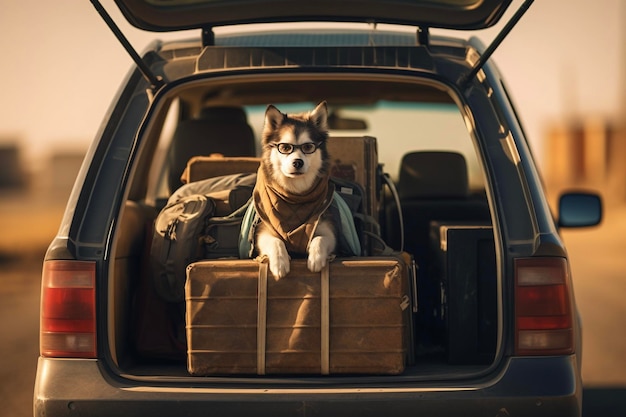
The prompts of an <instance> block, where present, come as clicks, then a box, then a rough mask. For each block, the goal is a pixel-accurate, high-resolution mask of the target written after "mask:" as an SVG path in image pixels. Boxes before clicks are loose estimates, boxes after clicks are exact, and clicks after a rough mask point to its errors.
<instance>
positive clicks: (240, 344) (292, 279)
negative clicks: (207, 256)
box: [186, 257, 410, 375]
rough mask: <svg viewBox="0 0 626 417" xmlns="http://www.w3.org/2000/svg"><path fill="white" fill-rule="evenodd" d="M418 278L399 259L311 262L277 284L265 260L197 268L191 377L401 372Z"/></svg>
mask: <svg viewBox="0 0 626 417" xmlns="http://www.w3.org/2000/svg"><path fill="white" fill-rule="evenodd" d="M408 292H409V291H408V270H407V266H406V264H405V263H404V262H403V261H402V260H401V259H398V258H396V257H372V258H347V259H335V260H334V261H332V262H331V263H330V264H329V266H328V267H327V268H325V269H324V270H323V271H322V272H321V273H312V272H310V271H309V270H308V269H307V267H306V260H305V259H295V260H292V262H291V272H290V273H289V274H288V275H287V276H286V277H284V278H283V279H281V280H279V281H276V280H275V279H274V277H273V276H272V273H271V272H270V271H269V269H268V268H267V264H266V263H264V262H259V261H257V260H213V261H200V262H196V263H193V264H191V265H190V266H189V267H188V269H187V283H186V303H187V313H186V314H187V316H186V327H187V343H188V351H187V352H188V354H187V363H188V370H189V372H190V373H191V374H193V375H223V374H260V375H262V374H294V373H295V374H351V373H354V374H400V373H402V372H403V370H404V366H405V363H406V357H407V343H408V337H407V331H408V324H407V323H408V321H409V319H410V317H409V315H410V308H409V304H410V302H409V297H408Z"/></svg>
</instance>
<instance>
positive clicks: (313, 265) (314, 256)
mask: <svg viewBox="0 0 626 417" xmlns="http://www.w3.org/2000/svg"><path fill="white" fill-rule="evenodd" d="M329 256H330V253H328V248H327V245H325V244H324V241H323V239H322V238H321V237H319V236H316V237H314V238H313V239H312V240H311V243H310V245H309V257H308V259H307V263H306V265H307V267H308V268H309V271H311V272H320V271H321V270H322V268H324V267H325V266H326V263H327V262H328V257H329Z"/></svg>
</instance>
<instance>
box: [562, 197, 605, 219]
mask: <svg viewBox="0 0 626 417" xmlns="http://www.w3.org/2000/svg"><path fill="white" fill-rule="evenodd" d="M601 221H602V199H601V198H600V196H599V195H597V194H595V193H587V192H568V193H565V194H562V195H561V196H560V197H559V226H561V227H587V226H595V225H597V224H599V223H600V222H601Z"/></svg>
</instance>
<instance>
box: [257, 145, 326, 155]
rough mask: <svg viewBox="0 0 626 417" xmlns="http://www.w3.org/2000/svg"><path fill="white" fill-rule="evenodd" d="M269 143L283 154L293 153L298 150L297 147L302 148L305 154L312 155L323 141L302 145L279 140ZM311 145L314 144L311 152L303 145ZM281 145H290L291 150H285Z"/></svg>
mask: <svg viewBox="0 0 626 417" xmlns="http://www.w3.org/2000/svg"><path fill="white" fill-rule="evenodd" d="M269 145H270V146H273V147H275V148H276V150H277V151H278V153H280V154H281V155H291V154H292V153H294V152H295V151H296V149H300V151H301V152H302V153H303V154H305V155H311V154H314V153H315V151H317V150H318V149H319V147H320V146H321V145H322V143H321V142H306V143H303V144H300V145H294V144H293V143H287V142H277V143H276V142H275V143H270V144H269ZM309 145H313V150H312V151H311V152H305V151H304V149H303V146H309ZM281 146H290V147H291V150H290V151H289V152H283V151H281V150H280V147H281Z"/></svg>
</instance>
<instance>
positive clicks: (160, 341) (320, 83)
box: [109, 75, 502, 382]
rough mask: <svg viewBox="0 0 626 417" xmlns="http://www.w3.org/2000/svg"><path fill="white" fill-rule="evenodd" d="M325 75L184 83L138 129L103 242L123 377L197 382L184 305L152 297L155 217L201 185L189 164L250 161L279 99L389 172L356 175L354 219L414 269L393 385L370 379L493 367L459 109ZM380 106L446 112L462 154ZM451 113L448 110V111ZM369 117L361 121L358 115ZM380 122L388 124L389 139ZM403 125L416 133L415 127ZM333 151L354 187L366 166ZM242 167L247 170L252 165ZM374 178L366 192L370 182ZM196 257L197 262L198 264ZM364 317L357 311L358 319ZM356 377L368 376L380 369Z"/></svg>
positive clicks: (494, 301) (489, 277)
mask: <svg viewBox="0 0 626 417" xmlns="http://www.w3.org/2000/svg"><path fill="white" fill-rule="evenodd" d="M329 78H331V77H328V76H327V75H326V77H325V78H324V79H322V78H319V77H318V78H316V77H315V76H311V77H309V78H308V79H304V78H293V79H289V78H285V79H283V80H280V81H278V80H271V79H267V80H263V82H259V80H258V79H255V80H246V79H244V78H242V79H238V80H233V81H228V82H226V81H221V82H216V81H205V82H195V83H194V84H193V85H191V84H190V85H189V86H188V87H181V88H180V89H178V90H176V91H175V92H173V93H171V94H170V96H169V97H167V98H166V99H163V100H161V102H160V103H156V104H155V105H156V107H155V112H154V114H153V116H152V118H151V119H150V120H148V121H147V123H148V129H146V134H145V135H144V137H143V138H141V139H140V147H139V152H138V154H137V158H136V163H135V166H134V167H133V170H132V173H131V178H130V182H129V192H128V198H127V200H126V201H125V203H124V204H123V205H122V208H121V210H122V213H121V216H120V221H119V223H118V224H117V225H116V231H115V238H114V240H113V243H112V245H113V246H112V252H111V253H112V254H113V259H114V262H113V263H112V265H113V268H112V270H111V271H109V287H110V291H109V300H115V301H114V302H109V328H110V329H112V330H111V331H110V332H109V346H110V348H111V357H112V359H113V361H114V362H115V363H116V365H117V367H118V369H119V372H120V374H122V375H126V376H129V377H134V378H154V377H160V378H164V379H167V378H174V379H179V378H180V377H188V378H197V377H195V376H191V375H190V373H189V370H188V352H187V345H188V343H187V335H188V333H187V330H186V323H185V321H186V305H185V302H184V301H178V302H170V301H166V300H164V299H162V297H160V296H159V294H158V292H157V290H156V289H155V285H154V280H155V278H154V274H155V271H154V264H153V254H151V246H152V244H153V243H152V242H153V238H154V229H155V220H156V219H157V216H158V215H159V213H160V211H161V210H162V209H163V208H164V207H165V205H166V203H167V200H168V199H169V198H170V197H171V196H172V194H174V193H176V192H177V190H179V188H180V187H181V186H184V182H187V183H193V182H195V181H202V175H204V174H201V173H200V174H193V172H192V171H189V166H188V160H189V159H191V158H193V157H196V156H206V155H210V154H215V153H219V154H222V155H224V157H226V158H232V157H239V158H243V159H245V158H248V159H251V160H254V159H258V158H259V156H260V154H261V146H260V142H259V137H260V132H261V129H262V122H263V114H264V110H265V107H266V106H267V104H270V103H276V105H277V107H278V108H279V109H281V110H282V108H281V104H282V106H283V107H284V108H285V112H287V111H288V110H290V109H292V108H293V109H299V108H300V107H302V108H312V106H314V105H315V104H316V103H317V102H318V101H321V100H323V99H324V100H327V101H328V103H329V106H330V108H329V111H330V116H329V124H330V129H331V130H330V136H331V139H329V141H337V143H338V142H339V141H342V138H350V140H353V141H357V142H358V141H359V140H360V139H359V138H363V137H369V138H371V137H374V138H375V143H376V145H375V146H374V147H375V148H376V151H377V153H376V160H375V161H373V163H372V162H370V163H372V166H374V167H376V168H377V167H379V166H382V170H384V171H386V172H388V174H389V181H390V182H391V183H392V184H393V187H390V186H387V185H383V184H382V183H383V182H384V181H383V180H382V179H381V178H382V177H381V176H379V175H378V169H375V171H376V172H373V173H371V175H370V176H368V174H365V175H363V178H364V179H363V180H362V181H361V182H366V184H361V185H365V187H364V189H365V195H366V198H365V202H366V204H363V206H364V207H365V208H364V210H365V211H366V213H367V214H371V215H372V216H374V218H375V220H376V223H377V224H378V225H379V228H378V229H376V228H375V229H372V230H373V233H374V234H376V235H378V239H379V240H382V241H384V242H385V244H386V245H387V246H388V247H390V248H392V249H393V250H395V252H396V253H399V252H400V251H402V252H404V253H406V254H408V255H407V258H406V259H409V261H408V262H407V264H411V263H412V262H414V263H415V265H416V268H414V269H410V273H409V276H408V277H407V279H408V283H407V290H406V295H407V296H408V306H407V307H406V310H407V314H406V315H405V318H404V319H403V320H405V321H404V323H405V326H406V333H404V336H403V339H402V340H403V342H402V343H403V345H404V346H403V352H404V354H403V361H404V368H403V369H402V370H401V372H399V373H397V374H396V375H395V376H393V377H392V376H380V377H381V378H401V379H402V378H414V379H423V380H428V379H446V378H459V377H467V376H471V375H476V374H477V373H479V372H481V371H484V370H485V369H487V368H489V367H490V366H491V365H492V364H493V362H494V360H495V358H496V357H497V353H498V352H497V347H498V346H499V344H498V340H499V338H500V337H501V335H499V334H498V329H499V322H500V321H501V320H502V318H501V317H499V310H498V299H499V297H500V295H499V294H498V288H499V285H498V280H499V277H498V272H497V271H498V268H497V267H496V265H497V255H496V254H497V250H496V247H495V244H494V227H493V222H492V216H491V210H490V207H489V203H488V199H487V195H486V192H485V190H484V187H482V184H481V178H482V177H483V175H484V174H483V172H482V169H481V165H480V163H479V162H478V161H480V160H481V158H480V157H478V156H477V155H476V154H475V150H474V149H475V148H474V146H473V145H472V140H473V138H472V137H471V135H470V134H469V133H468V131H467V128H466V127H465V125H464V121H463V115H462V113H461V111H459V108H460V106H459V105H458V104H457V100H455V98H454V97H452V96H451V94H450V92H449V91H448V90H447V89H446V88H445V86H442V85H440V84H436V83H434V82H428V83H424V82H422V83H416V82H414V81H412V82H408V81H406V80H404V81H401V82H400V81H391V80H389V79H385V78H384V77H378V78H377V79H374V78H366V77H363V78H362V79H356V80H355V77H354V76H352V77H351V78H350V80H351V81H348V80H347V78H346V77H345V76H342V75H338V76H337V77H336V79H334V80H333V79H330V80H329ZM364 82H367V88H365V89H364V88H363V83H364ZM303 85H304V86H305V87H303ZM295 91H297V92H298V93H294V92H295ZM292 106H293V107H292ZM386 107H389V108H394V109H395V111H396V113H400V114H405V113H403V112H404V111H406V115H410V114H411V113H410V111H413V110H415V111H420V112H425V114H426V115H425V117H426V118H431V119H433V118H434V116H433V115H432V114H431V113H429V112H430V111H431V110H432V111H436V112H438V113H437V114H439V113H442V114H443V116H442V117H443V119H441V120H443V121H444V122H445V121H446V120H448V118H454V119H455V120H456V122H455V123H457V122H458V124H459V126H460V129H463V130H464V137H460V138H456V137H455V138H454V140H458V141H459V143H463V145H462V146H463V148H457V149H455V148H454V145H453V144H454V143H455V142H454V141H449V142H446V140H443V139H442V140H441V141H438V140H435V141H434V144H433V143H423V142H422V141H421V139H420V135H416V138H415V139H413V138H404V137H401V136H403V135H407V134H408V133H407V132H411V126H410V123H408V127H407V128H406V129H405V130H403V128H402V127H398V126H394V124H396V123H397V121H396V120H389V121H387V120H384V117H383V116H385V114H386V113H384V112H383V113H382V116H381V117H379V119H380V120H384V122H385V123H386V124H383V122H381V121H379V120H378V119H376V117H378V113H377V112H378V110H379V109H385V108H386ZM233 109H238V110H233ZM241 109H243V110H241ZM398 109H400V110H401V111H398ZM424 109H426V110H424ZM450 109H456V114H454V113H452V112H450ZM212 110H213V112H212ZM211 113H213V114H211ZM433 114H434V113H433ZM242 115H243V116H242ZM368 115H369V116H372V118H371V119H368V120H366V117H367V116H368ZM435 122H436V120H435ZM435 122H433V123H435ZM436 123H442V122H436ZM377 126H383V128H378V127H377ZM384 126H388V127H386V129H387V130H386V131H385V130H384V129H385V127H384ZM412 129H413V130H415V131H416V132H419V131H420V130H421V129H422V127H421V126H420V125H416V126H414V127H413V128H412ZM440 130H441V132H440V133H437V129H435V130H431V131H428V132H427V133H425V134H424V135H427V136H433V135H437V134H441V135H442V136H443V135H449V136H456V135H455V133H456V132H453V133H450V132H447V131H446V130H445V126H443V127H442V128H441V129H440ZM240 135H244V136H245V135H248V136H250V137H251V138H252V139H253V141H248V144H247V145H242V144H241V143H240V142H243V141H238V140H236V139H235V138H236V137H237V136H240ZM430 139H433V138H432V137H431V138H430ZM344 148H345V150H343V151H342V150H341V149H343V148H342V147H341V146H340V145H337V146H336V148H335V149H337V151H336V152H339V153H341V152H343V153H345V154H344V155H340V154H335V155H332V154H331V158H332V159H333V161H334V162H333V164H334V165H333V166H334V167H336V168H337V169H336V171H334V172H335V174H337V175H343V176H344V177H345V176H346V175H347V177H348V179H353V180H354V179H355V178H356V180H357V182H358V178H359V172H360V170H363V169H365V167H362V166H357V163H355V162H354V161H353V160H352V159H350V158H354V155H353V153H354V149H350V148H351V147H344ZM468 149H469V151H467V150H468ZM367 152H370V151H367ZM472 153H474V154H473V155H472ZM348 160H349V161H348ZM346 161H348V162H349V163H344V162H346ZM257 163H258V162H257ZM252 166H253V168H249V170H250V171H252V170H253V169H254V167H255V166H257V165H254V163H253V164H252ZM414 168H415V169H414ZM186 169H187V170H186ZM346 172H348V174H346ZM228 173H229V174H230V172H228ZM193 175H196V177H194V176H193ZM212 175H213V174H212ZM181 176H182V177H183V178H182V180H181ZM350 176H352V178H350ZM372 178H373V179H372ZM372 181H373V182H374V184H367V182H372ZM378 182H380V183H378ZM396 192H397V196H398V199H396V198H395V195H394V193H396ZM371 196H373V197H371ZM368 199H369V200H368ZM398 204H399V206H398ZM366 228H367V226H366ZM364 245H376V243H375V242H374V243H371V242H370V243H366V244H364ZM368 247H369V248H371V247H372V246H368ZM373 252H375V250H373V249H372V250H370V253H369V254H367V255H372V254H373ZM203 259H204V258H203V256H202V255H201V256H198V257H196V258H195V261H202V260H203ZM364 313H365V312H363V311H354V314H355V315H362V314H364ZM331 314H332V313H331ZM332 343H333V342H332V341H331V344H332ZM350 375H351V374H349V373H348V376H350ZM207 376H210V377H212V376H215V377H224V378H223V379H222V380H223V381H225V382H227V381H229V380H231V381H233V380H240V379H241V378H250V379H251V380H252V381H264V382H268V381H282V382H284V381H285V378H289V377H290V376H289V375H286V374H284V373H281V372H277V373H276V374H274V375H265V376H260V375H255V374H254V373H251V374H248V373H243V374H236V375H229V374H223V373H222V374H219V373H218V374H216V375H207ZM296 376H298V377H299V378H298V380H300V381H311V380H315V379H316V378H320V376H319V374H315V373H311V374H309V373H303V374H298V373H296ZM358 376H359V377H364V378H365V377H367V378H371V377H377V374H376V373H373V374H371V375H368V374H367V373H366V374H360V375H358ZM340 377H344V378H345V377H346V375H340V376H336V375H333V374H332V372H331V376H330V377H322V379H325V378H331V379H332V378H340ZM272 378H276V379H272ZM289 381H291V382H294V381H295V380H293V379H290V380H289Z"/></svg>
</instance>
